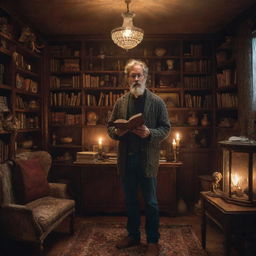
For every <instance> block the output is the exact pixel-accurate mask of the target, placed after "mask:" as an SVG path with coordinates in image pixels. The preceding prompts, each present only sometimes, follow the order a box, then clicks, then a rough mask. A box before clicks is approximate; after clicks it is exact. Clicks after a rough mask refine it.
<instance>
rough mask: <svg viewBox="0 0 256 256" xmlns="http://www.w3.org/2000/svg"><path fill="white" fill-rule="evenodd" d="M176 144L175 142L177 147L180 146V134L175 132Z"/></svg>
mask: <svg viewBox="0 0 256 256" xmlns="http://www.w3.org/2000/svg"><path fill="white" fill-rule="evenodd" d="M175 140H176V144H177V147H179V146H180V134H179V133H178V132H177V133H176V139H175Z"/></svg>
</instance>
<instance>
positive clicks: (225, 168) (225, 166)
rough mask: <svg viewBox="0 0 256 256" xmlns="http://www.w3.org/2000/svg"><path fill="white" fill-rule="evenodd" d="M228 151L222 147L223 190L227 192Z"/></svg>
mask: <svg viewBox="0 0 256 256" xmlns="http://www.w3.org/2000/svg"><path fill="white" fill-rule="evenodd" d="M229 188H230V186H229V151H228V150H225V149H223V192H225V193H226V194H229Z"/></svg>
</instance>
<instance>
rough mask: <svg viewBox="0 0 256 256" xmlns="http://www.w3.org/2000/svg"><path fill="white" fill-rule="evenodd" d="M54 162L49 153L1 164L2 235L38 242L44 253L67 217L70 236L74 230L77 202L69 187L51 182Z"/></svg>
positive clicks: (31, 153)
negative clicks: (47, 240) (45, 245)
mask: <svg viewBox="0 0 256 256" xmlns="http://www.w3.org/2000/svg"><path fill="white" fill-rule="evenodd" d="M51 162H52V160H51V156H50V155H49V154H48V153H47V152H46V151H36V152H25V153H22V154H19V155H18V156H17V158H16V159H15V161H12V162H7V163H4V164H1V165H0V232H4V234H5V235H8V236H10V237H11V238H14V239H17V240H24V241H31V242H36V243H38V244H39V245H40V250H41V252H42V250H43V242H44V239H45V238H46V236H47V235H48V234H49V233H50V232H51V231H52V230H53V229H54V228H56V227H57V226H58V225H59V224H60V223H61V222H62V221H63V220H64V219H65V218H67V217H70V233H73V230H74V229H73V227H74V211H75V202H74V200H72V199H70V198H69V197H68V193H67V187H66V184H57V183H48V181H47V175H48V171H49V169H50V166H51ZM17 180H18V181H19V182H17ZM20 180H22V181H23V183H24V184H25V185H24V184H22V185H20V184H21V182H20ZM34 184H35V185H34ZM17 186H19V189H18V188H17ZM24 187H25V188H24ZM21 195H23V198H22V196H21ZM24 195H25V197H24Z"/></svg>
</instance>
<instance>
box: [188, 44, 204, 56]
mask: <svg viewBox="0 0 256 256" xmlns="http://www.w3.org/2000/svg"><path fill="white" fill-rule="evenodd" d="M189 55H190V56H202V55H203V45H202V44H190V52H189Z"/></svg>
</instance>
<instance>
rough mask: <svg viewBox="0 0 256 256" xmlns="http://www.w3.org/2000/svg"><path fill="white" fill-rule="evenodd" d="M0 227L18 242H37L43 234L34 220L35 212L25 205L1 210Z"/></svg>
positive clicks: (9, 206) (15, 205)
mask: <svg viewBox="0 0 256 256" xmlns="http://www.w3.org/2000/svg"><path fill="white" fill-rule="evenodd" d="M0 225H1V228H2V229H3V230H5V232H6V234H8V235H10V236H12V237H14V238H17V239H18V240H29V241H35V240H36V239H37V237H38V236H40V234H42V232H43V231H42V229H41V228H40V226H39V225H38V224H37V223H36V221H35V219H34V216H33V211H32V210H31V209H29V208H28V207H26V206H25V205H18V204H8V205H3V206H2V207H1V208H0Z"/></svg>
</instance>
